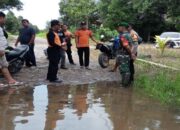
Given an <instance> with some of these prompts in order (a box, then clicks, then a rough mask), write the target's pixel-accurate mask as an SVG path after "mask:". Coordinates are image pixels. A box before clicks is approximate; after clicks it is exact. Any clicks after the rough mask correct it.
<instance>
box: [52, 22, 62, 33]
mask: <svg viewBox="0 0 180 130" xmlns="http://www.w3.org/2000/svg"><path fill="white" fill-rule="evenodd" d="M60 27H61V24H60V22H59V21H58V20H52V21H51V29H52V30H53V31H59V29H60Z"/></svg>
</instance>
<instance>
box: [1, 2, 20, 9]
mask: <svg viewBox="0 0 180 130" xmlns="http://www.w3.org/2000/svg"><path fill="white" fill-rule="evenodd" d="M22 5H23V4H22V2H21V1H20V0H1V1H0V9H11V8H16V9H18V10H20V9H22Z"/></svg>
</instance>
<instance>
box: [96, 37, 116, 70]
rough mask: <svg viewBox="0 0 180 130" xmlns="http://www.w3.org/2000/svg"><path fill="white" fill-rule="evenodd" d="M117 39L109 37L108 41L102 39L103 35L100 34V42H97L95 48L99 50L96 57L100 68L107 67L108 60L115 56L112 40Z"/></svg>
mask: <svg viewBox="0 0 180 130" xmlns="http://www.w3.org/2000/svg"><path fill="white" fill-rule="evenodd" d="M116 40H117V39H115V38H114V39H111V40H110V41H108V42H105V41H104V36H103V35H101V42H103V43H101V44H97V46H96V49H98V50H100V52H101V53H100V54H99V57H98V62H99V65H100V66H101V67H102V68H107V67H108V66H109V61H110V60H113V59H115V57H116V47H115V46H114V45H115V44H114V42H116Z"/></svg>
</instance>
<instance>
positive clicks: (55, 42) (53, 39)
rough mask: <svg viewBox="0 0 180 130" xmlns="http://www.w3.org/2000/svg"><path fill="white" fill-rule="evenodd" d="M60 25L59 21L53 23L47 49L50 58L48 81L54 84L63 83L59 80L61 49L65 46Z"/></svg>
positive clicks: (48, 34)
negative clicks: (61, 38) (61, 37)
mask: <svg viewBox="0 0 180 130" xmlns="http://www.w3.org/2000/svg"><path fill="white" fill-rule="evenodd" d="M59 26H60V23H59V21H58V20H52V21H51V28H50V30H49V32H48V33H47V41H48V44H49V47H48V49H47V53H48V58H49V67H48V73H47V80H49V81H50V82H54V83H61V82H62V80H60V79H58V77H57V73H58V65H59V61H60V58H61V54H60V49H61V47H62V46H63V45H64V44H65V43H62V42H61V40H60V38H59V35H58V33H57V32H58V31H59Z"/></svg>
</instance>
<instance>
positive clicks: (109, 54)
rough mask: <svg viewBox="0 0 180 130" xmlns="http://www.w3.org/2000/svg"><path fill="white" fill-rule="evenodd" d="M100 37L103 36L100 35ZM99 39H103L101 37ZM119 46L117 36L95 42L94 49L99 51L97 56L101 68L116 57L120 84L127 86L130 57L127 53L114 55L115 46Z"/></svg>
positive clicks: (105, 66)
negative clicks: (104, 41)
mask: <svg viewBox="0 0 180 130" xmlns="http://www.w3.org/2000/svg"><path fill="white" fill-rule="evenodd" d="M101 38H104V37H103V36H101ZM101 41H103V39H102V40H101ZM116 43H117V44H116ZM119 47H120V46H119V38H117V37H116V38H114V39H112V40H110V41H109V42H107V43H103V44H97V46H96V49H98V50H100V51H101V53H100V54H99V57H98V62H99V64H100V66H101V67H102V68H107V67H108V66H109V60H112V59H115V58H116V57H117V62H118V64H119V72H120V75H121V80H122V85H123V86H128V85H129V82H130V69H129V64H130V57H129V55H124V54H123V53H120V54H118V55H116V52H117V48H119Z"/></svg>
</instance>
